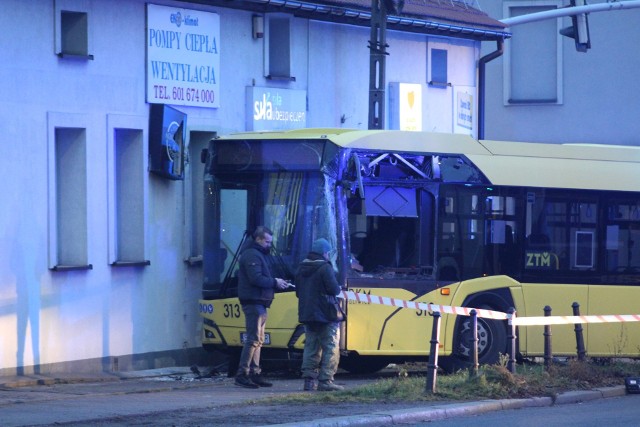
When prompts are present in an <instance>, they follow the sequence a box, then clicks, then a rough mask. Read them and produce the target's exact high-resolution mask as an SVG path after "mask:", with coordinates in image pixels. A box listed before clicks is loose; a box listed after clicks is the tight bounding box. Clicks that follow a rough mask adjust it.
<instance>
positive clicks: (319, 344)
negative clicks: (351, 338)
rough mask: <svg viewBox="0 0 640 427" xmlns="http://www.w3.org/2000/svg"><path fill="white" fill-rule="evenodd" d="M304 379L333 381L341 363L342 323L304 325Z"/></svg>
mask: <svg viewBox="0 0 640 427" xmlns="http://www.w3.org/2000/svg"><path fill="white" fill-rule="evenodd" d="M304 336H305V338H304V353H303V354H302V377H303V378H314V379H315V378H317V379H318V380H319V381H333V376H334V375H335V373H336V371H337V370H338V364H339V363H340V323H338V322H335V323H306V324H305V325H304Z"/></svg>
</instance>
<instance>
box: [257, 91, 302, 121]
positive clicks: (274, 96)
mask: <svg viewBox="0 0 640 427" xmlns="http://www.w3.org/2000/svg"><path fill="white" fill-rule="evenodd" d="M306 126H307V92H306V91H304V90H293V89H276V88H270V87H256V86H248V87H247V130H289V129H302V128H304V127H306Z"/></svg>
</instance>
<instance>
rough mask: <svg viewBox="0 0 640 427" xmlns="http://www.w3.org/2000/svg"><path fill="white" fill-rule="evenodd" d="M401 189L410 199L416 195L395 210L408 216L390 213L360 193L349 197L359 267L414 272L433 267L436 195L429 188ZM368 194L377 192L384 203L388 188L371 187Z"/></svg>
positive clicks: (354, 253)
mask: <svg viewBox="0 0 640 427" xmlns="http://www.w3.org/2000/svg"><path fill="white" fill-rule="evenodd" d="M387 189H392V187H387ZM395 190H397V189H392V191H395ZM401 190H404V192H403V193H404V196H405V197H407V199H413V200H411V201H412V203H409V204H407V206H406V207H403V208H402V210H399V209H400V208H399V209H398V210H396V211H395V212H396V213H398V212H404V215H405V216H393V215H389V214H388V211H389V210H388V209H385V208H384V206H382V207H381V206H379V205H378V206H376V203H374V202H373V201H367V202H365V200H363V199H360V198H359V197H357V195H353V196H352V197H351V198H350V199H349V202H348V209H349V232H350V247H351V256H352V267H354V269H355V270H356V271H360V272H362V273H364V274H383V273H391V272H393V273H395V274H396V275H413V276H422V275H425V274H431V272H432V271H433V243H432V242H431V241H430V240H432V239H433V237H432V236H433V225H432V219H433V209H434V208H433V196H432V195H431V194H430V193H428V192H426V191H418V190H415V189H413V190H410V189H401ZM408 190H410V191H408ZM387 191H388V190H387ZM365 194H367V197H370V196H371V195H375V196H377V197H378V198H377V202H378V203H382V201H383V200H384V198H382V197H380V196H381V195H384V194H385V191H381V190H380V189H379V188H378V187H367V188H366V191H365ZM356 266H357V268H355V267H356Z"/></svg>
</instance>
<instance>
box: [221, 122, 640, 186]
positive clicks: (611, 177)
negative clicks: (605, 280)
mask: <svg viewBox="0 0 640 427" xmlns="http://www.w3.org/2000/svg"><path fill="white" fill-rule="evenodd" d="M261 138H268V139H328V140H330V141H332V142H333V143H335V144H336V145H338V146H340V147H344V148H351V149H363V150H386V151H393V152H410V153H415V154H419V153H425V154H461V155H463V156H466V157H467V158H468V159H469V160H471V161H472V162H473V163H474V164H475V165H476V166H477V167H478V168H479V169H480V170H481V171H482V173H483V174H484V175H485V176H486V177H487V178H488V179H489V180H490V181H491V183H492V184H493V185H506V186H526V187H547V188H576V189H594V190H615V191H640V147H635V146H620V145H594V144H547V143H532V142H507V141H490V140H482V141H478V140H476V139H474V138H472V137H471V136H469V135H463V134H451V133H434V132H407V131H394V130H353V129H333V128H308V129H299V130H293V131H284V132H250V133H240V134H234V135H232V136H230V137H228V138H225V139H261Z"/></svg>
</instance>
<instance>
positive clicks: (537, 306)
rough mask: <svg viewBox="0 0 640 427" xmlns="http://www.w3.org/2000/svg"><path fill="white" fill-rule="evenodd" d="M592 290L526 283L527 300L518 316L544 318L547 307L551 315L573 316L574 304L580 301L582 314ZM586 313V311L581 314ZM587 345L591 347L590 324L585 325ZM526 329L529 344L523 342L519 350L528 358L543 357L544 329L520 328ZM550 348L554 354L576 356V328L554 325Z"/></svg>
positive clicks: (584, 287)
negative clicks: (589, 337)
mask: <svg viewBox="0 0 640 427" xmlns="http://www.w3.org/2000/svg"><path fill="white" fill-rule="evenodd" d="M588 291H589V287H588V286H587V285H565V284H557V283H555V284H549V283H523V284H522V293H523V295H524V300H525V301H526V303H525V305H524V306H523V307H519V308H518V316H519V317H525V316H530V317H532V316H544V307H545V306H549V307H551V315H552V316H572V315H573V307H572V304H573V303H574V302H577V303H578V304H580V307H582V308H583V311H584V310H586V307H587V306H588V295H589V292H588ZM582 314H584V312H583V313H582ZM582 327H583V330H584V339H585V346H588V345H589V340H588V330H589V327H590V326H589V325H587V324H584V325H583V326H582ZM524 328H526V330H527V340H526V343H523V342H522V341H520V348H521V349H522V350H523V353H524V354H526V355H528V356H541V355H544V326H543V325H541V326H520V327H519V329H520V330H522V329H524ZM551 334H552V335H551V347H552V351H553V354H554V355H566V356H570V355H577V350H576V335H575V331H574V325H573V324H570V325H553V326H552V329H551Z"/></svg>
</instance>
